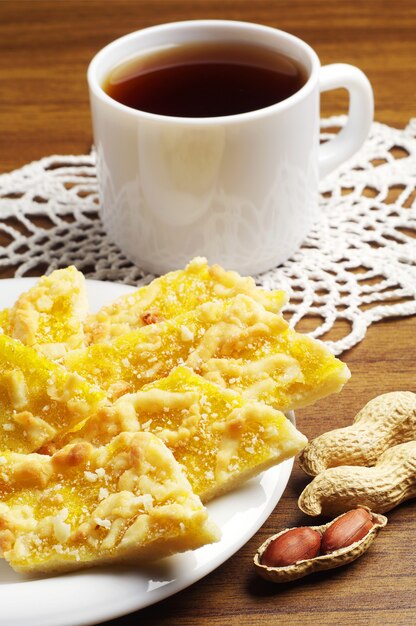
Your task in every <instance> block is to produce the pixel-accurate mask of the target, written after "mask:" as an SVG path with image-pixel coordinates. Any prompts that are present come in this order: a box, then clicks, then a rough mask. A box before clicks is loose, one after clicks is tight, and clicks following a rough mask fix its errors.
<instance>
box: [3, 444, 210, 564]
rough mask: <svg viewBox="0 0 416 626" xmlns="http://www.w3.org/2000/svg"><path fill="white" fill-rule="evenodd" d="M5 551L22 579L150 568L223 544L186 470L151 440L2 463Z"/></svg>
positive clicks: (9, 457)
mask: <svg viewBox="0 0 416 626" xmlns="http://www.w3.org/2000/svg"><path fill="white" fill-rule="evenodd" d="M0 494H1V501H0V549H1V552H2V554H3V556H4V558H5V559H6V560H7V561H8V562H9V563H10V565H11V566H12V567H13V569H15V570H16V571H18V572H23V573H29V574H33V573H41V572H44V573H49V572H62V571H67V570H71V569H78V568H81V567H89V566H92V565H97V564H101V563H110V562H117V561H134V562H139V561H145V560H149V559H151V560H153V559H157V558H161V557H164V556H167V555H169V554H172V553H175V552H182V551H184V550H189V549H194V548H198V547H200V546H202V545H204V544H206V543H212V542H214V541H217V540H218V538H219V531H218V528H217V527H216V525H215V524H214V523H213V522H211V521H210V520H209V519H208V513H207V511H206V509H205V508H204V507H203V505H202V504H201V501H200V499H199V498H198V497H197V496H196V495H195V494H193V492H192V490H191V487H190V484H189V482H188V480H187V479H186V477H185V475H184V474H183V472H182V470H181V467H180V465H179V464H178V463H177V462H176V461H175V459H174V457H173V455H172V453H171V452H170V451H169V450H168V449H167V447H166V446H165V445H164V444H163V442H162V441H161V440H160V439H158V438H157V437H155V436H154V435H152V434H150V433H123V434H121V435H119V436H118V437H116V438H115V439H113V441H112V442H111V443H110V444H108V445H107V446H104V447H101V448H94V447H93V446H92V445H91V444H88V443H85V442H84V443H79V444H74V445H68V446H66V447H65V448H63V449H62V450H60V451H59V452H57V453H56V454H55V455H54V456H52V457H48V456H44V455H40V454H30V455H20V454H16V453H12V452H5V453H3V454H2V455H1V456H0Z"/></svg>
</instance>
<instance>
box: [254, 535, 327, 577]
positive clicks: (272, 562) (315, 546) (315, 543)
mask: <svg viewBox="0 0 416 626" xmlns="http://www.w3.org/2000/svg"><path fill="white" fill-rule="evenodd" d="M320 547H321V534H320V533H319V532H318V531H317V530H314V529H313V528H309V527H308V526H301V527H299V528H292V529H291V530H288V531H287V532H286V533H284V534H283V535H280V537H277V539H275V540H274V541H272V542H271V543H270V544H269V545H268V546H267V549H266V550H265V552H264V554H263V556H262V559H261V562H262V565H266V566H267V567H285V566H287V565H293V564H294V563H297V562H298V561H303V560H305V559H313V558H315V557H316V556H317V554H319V550H320Z"/></svg>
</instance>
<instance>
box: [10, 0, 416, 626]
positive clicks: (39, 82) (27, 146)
mask: <svg viewBox="0 0 416 626" xmlns="http://www.w3.org/2000/svg"><path fill="white" fill-rule="evenodd" d="M191 18H225V19H242V20H246V21H254V22H260V23H264V24H269V25H271V26H275V27H279V28H282V29H283V30H288V31H290V32H292V33H294V34H296V35H298V36H300V37H301V38H303V39H305V40H306V41H307V42H308V43H310V44H311V45H312V46H313V47H314V48H315V49H316V51H317V52H318V54H319V56H320V57H321V60H322V62H323V63H329V62H333V61H344V62H349V63H353V64H355V65H358V66H359V67H361V68H362V69H363V70H364V71H365V72H366V73H367V75H368V77H369V79H370V80H371V82H372V84H373V87H374V91H375V101H376V119H377V120H378V121H381V122H385V123H387V124H390V125H394V126H398V127H401V126H404V125H405V124H406V123H407V121H408V119H409V118H410V117H411V116H412V115H414V114H415V77H416V74H415V71H416V70H415V67H416V36H415V33H416V3H415V2H414V0H408V1H406V0H396V1H395V2H390V1H388V0H367V1H362V0H361V1H360V0H349V2H338V1H336V0H274V1H273V0H255V1H252V0H211V1H208V0H206V1H203V0H192V1H191V0H176V1H173V0H172V1H171V0H130V1H129V0H119V1H112V2H111V1H106V0H101V1H98V0H97V1H96V0H68V1H48V2H46V1H41V0H39V1H22V0H20V1H18V0H17V1H16V0H14V1H5V0H3V1H1V2H0V79H1V82H0V85H1V90H0V145H1V165H0V168H1V170H2V171H8V170H11V169H14V168H17V167H19V166H21V165H23V164H25V163H27V162H29V161H31V160H34V159H38V158H40V157H42V156H45V155H48V154H52V153H56V154H66V153H72V154H80V153H83V152H86V151H88V150H89V148H90V145H91V141H92V137H91V125H90V116H89V109H88V96H87V87H86V81H85V71H86V67H87V64H88V61H89V60H90V59H91V57H92V56H93V54H94V53H95V52H96V51H97V50H98V49H100V48H101V47H102V46H103V45H105V44H106V43H108V42H109V41H111V40H113V39H115V38H116V37H119V36H120V35H122V34H124V33H127V32H130V31H133V30H136V29H139V28H142V27H145V26H150V25H152V24H156V23H160V22H169V21H175V20H181V19H191ZM345 107H346V100H345V98H344V95H343V94H342V93H333V94H330V95H325V96H324V98H323V115H330V114H334V113H340V112H342V111H344V110H345ZM336 332H338V333H339V332H342V329H341V328H338V329H336ZM415 335H416V319H415V318H407V319H392V320H389V321H385V322H381V323H378V324H376V325H374V326H372V327H371V328H370V329H369V331H368V333H367V335H366V337H365V339H364V340H363V341H362V343H361V344H360V345H358V346H357V347H355V348H354V349H352V350H350V351H349V352H347V353H346V354H344V355H343V358H344V359H345V361H346V362H347V363H348V365H349V366H350V368H351V371H352V379H351V381H350V382H349V383H348V385H347V386H346V387H345V389H344V391H343V392H342V393H341V394H340V395H339V396H338V397H332V398H330V399H328V400H326V401H322V402H320V403H319V404H318V405H317V406H314V407H311V408H309V409H305V410H303V411H299V413H298V424H299V426H300V428H301V430H302V431H303V432H304V433H305V434H306V435H307V436H308V437H314V436H315V435H317V434H319V433H321V432H323V431H324V430H328V429H332V428H334V427H338V426H343V425H347V424H349V423H350V422H351V420H352V418H353V416H354V415H355V413H356V412H357V411H358V409H359V408H361V407H362V406H363V405H364V404H365V403H366V402H367V401H368V400H369V399H370V398H372V397H374V396H376V395H378V394H381V393H384V392H387V391H392V390H400V389H409V390H412V391H415V357H416V351H415V348H414V337H415ZM307 482H308V479H307V478H306V477H305V475H304V474H303V473H302V472H301V470H300V469H299V468H296V467H295V470H294V472H293V475H292V477H291V479H290V482H289V486H288V488H287V489H286V491H285V494H284V496H283V498H282V500H281V502H280V503H279V505H278V507H277V508H276V510H275V511H274V513H273V514H272V515H271V516H270V518H269V520H268V521H267V523H266V524H265V525H264V526H263V528H262V529H261V530H260V531H259V532H258V533H257V534H256V535H255V536H254V537H253V538H252V539H251V541H249V542H248V543H247V544H246V545H245V546H244V547H243V548H242V549H241V550H240V551H239V552H238V553H237V554H236V555H234V556H233V557H232V558H230V559H229V560H228V561H227V562H226V563H224V564H223V565H222V566H221V567H219V568H218V569H217V570H215V571H214V572H212V573H211V574H210V575H209V576H207V577H206V578H204V579H203V580H201V581H200V582H198V583H196V584H194V585H193V586H192V587H191V588H189V589H187V590H185V591H183V592H181V593H179V594H177V595H175V596H173V597H171V598H170V599H167V600H166V601H164V602H161V603H159V604H158V605H155V606H153V607H150V608H147V609H145V610H143V611H141V612H140V614H136V615H135V620H137V623H140V624H141V626H145V625H147V624H149V625H154V624H157V625H160V626H162V625H166V626H167V625H169V626H175V625H179V624H180V625H181V626H185V625H198V626H204V625H206V626H208V625H209V626H212V625H213V624H218V625H223V624H232V625H237V624H238V626H241V625H243V624H244V625H249V624H252V625H257V624H262V625H266V624H283V623H284V624H316V625H329V624H331V625H332V624H337V625H341V624H342V625H343V624H345V625H347V624H348V625H350V624H354V625H361V624H363V625H364V624H366V625H376V624H377V625H378V624H383V625H384V626H386V625H389V624H392V625H393V624H403V625H406V626H409V625H410V624H415V623H416V593H415V585H416V557H415V549H414V546H415V545H416V522H415V511H416V509H415V503H414V502H411V501H410V502H408V503H405V504H404V505H402V506H400V507H398V508H397V509H396V510H394V511H392V512H391V513H390V514H389V515H388V517H389V525H388V526H387V528H386V529H385V531H383V533H382V535H381V536H380V537H379V539H378V540H377V542H376V543H375V544H374V546H373V547H372V548H371V550H370V552H369V553H367V554H366V555H365V556H364V557H363V558H361V559H359V560H358V561H356V562H355V563H353V564H352V565H350V566H348V567H345V568H341V569H338V570H334V571H332V572H329V573H324V574H320V575H315V576H311V577H309V578H306V579H303V580H300V581H298V582H295V583H292V584H287V585H281V586H273V585H269V584H267V583H265V582H264V581H262V580H260V579H258V578H257V577H256V575H255V574H254V573H253V569H252V556H253V554H254V552H255V550H256V548H257V546H258V545H259V544H260V543H261V542H262V541H263V540H264V539H265V538H266V537H267V536H268V535H269V534H272V533H273V532H276V531H277V530H279V529H281V528H285V527H287V526H295V525H301V524H308V523H309V522H310V518H309V519H308V518H307V517H306V516H304V515H303V514H301V512H300V511H299V509H298V508H297V504H296V502H297V496H298V495H299V493H300V491H301V490H302V488H303V487H304V486H305V485H306V483H307ZM313 523H315V520H314V522H313ZM74 601H76V599H74ZM129 619H130V618H120V619H119V620H114V621H113V622H111V623H112V624H114V626H115V625H116V624H117V626H121V625H124V624H128V623H130V621H128V620H129Z"/></svg>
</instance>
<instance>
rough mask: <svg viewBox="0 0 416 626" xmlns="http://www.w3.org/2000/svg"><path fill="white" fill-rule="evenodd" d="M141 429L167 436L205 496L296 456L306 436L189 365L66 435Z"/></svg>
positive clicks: (101, 438) (101, 437) (100, 439)
mask: <svg viewBox="0 0 416 626" xmlns="http://www.w3.org/2000/svg"><path fill="white" fill-rule="evenodd" d="M137 430H144V431H149V432H152V433H154V434H155V435H157V436H158V437H159V438H160V439H162V441H164V442H165V443H166V445H167V446H168V447H169V448H170V449H171V450H172V452H173V454H174V456H175V458H176V460H177V461H179V462H180V463H181V464H182V465H183V467H184V469H185V471H186V475H187V477H188V479H189V481H190V483H191V485H192V489H193V490H194V492H195V493H196V494H198V495H199V496H200V497H201V499H202V500H203V501H204V502H206V501H208V500H210V499H211V498H214V497H216V496H218V495H220V494H222V493H224V492H226V491H229V490H230V489H232V488H234V487H235V486H237V485H239V484H241V483H243V482H244V481H246V480H247V479H248V478H251V477H252V476H254V475H256V474H258V473H260V472H262V471H263V470H265V469H267V468H268V467H271V466H272V465H276V464H278V463H281V462H282V461H284V460H285V459H288V458H290V457H292V456H294V455H295V454H297V453H298V452H300V451H301V450H302V449H303V448H304V447H305V445H306V443H307V439H306V437H304V436H303V435H302V434H301V433H300V432H299V431H298V430H296V428H295V427H294V426H293V425H292V424H291V423H290V422H289V420H288V419H287V418H286V417H285V416H284V415H283V413H280V412H279V411H275V410H274V409H272V408H271V407H270V406H267V405H265V404H261V403H259V402H253V401H247V400H244V399H243V398H242V397H241V396H239V395H238V394H236V393H235V392H233V391H231V390H229V389H221V388H220V387H218V386H217V385H214V384H212V383H210V382H208V381H206V380H205V379H204V378H202V377H201V376H198V375H197V374H194V373H193V372H192V371H191V370H189V369H188V368H186V367H178V368H176V369H175V370H173V372H172V373H171V374H170V375H169V376H168V377H167V378H163V379H161V380H158V381H157V382H155V383H153V384H151V385H147V386H146V387H144V388H143V389H142V391H139V392H137V393H135V394H127V395H125V396H123V397H122V398H120V400H118V401H117V402H116V403H115V404H114V405H113V406H112V407H109V408H105V409H102V410H101V411H99V412H98V413H97V414H96V415H95V416H92V417H91V418H89V419H88V420H87V422H86V423H85V424H84V426H83V427H82V428H81V429H80V430H78V431H77V432H75V433H68V434H67V436H66V437H65V438H64V440H63V441H64V442H67V441H71V440H76V441H77V440H86V441H89V442H92V443H93V444H94V445H103V444H105V443H107V442H108V441H110V440H111V438H112V437H114V436H115V435H117V434H119V433H121V432H123V431H137Z"/></svg>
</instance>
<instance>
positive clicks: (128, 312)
mask: <svg viewBox="0 0 416 626" xmlns="http://www.w3.org/2000/svg"><path fill="white" fill-rule="evenodd" d="M239 293H243V294H246V295H248V296H250V297H251V298H253V300H256V301H257V302H259V303H260V304H262V305H263V306H264V307H265V308H266V309H267V310H269V311H273V312H274V313H277V312H278V311H280V309H281V308H282V306H283V305H284V304H285V303H286V295H285V293H284V292H283V291H272V292H268V291H265V290H263V289H261V288H260V287H256V284H255V282H254V280H253V279H252V278H243V277H241V276H240V275H239V274H237V272H227V271H225V270H224V269H223V268H222V267H220V266H219V265H213V266H211V267H210V266H209V265H208V264H207V261H206V259H204V258H202V257H197V258H195V259H194V260H193V261H191V262H190V263H189V264H188V265H187V266H186V268H185V269H184V270H178V271H176V272H169V273H168V274H165V275H164V276H161V277H160V278H156V279H155V280H153V281H152V282H151V283H150V284H149V285H146V286H144V287H141V288H140V289H138V290H137V291H135V292H134V293H131V294H128V295H126V296H123V297H121V298H119V299H117V300H115V301H114V302H113V303H111V304H109V305H107V306H105V307H103V308H102V309H101V310H100V311H99V312H98V313H95V314H93V315H90V316H89V318H88V321H87V324H86V331H87V334H88V337H89V341H90V343H100V342H105V341H112V340H113V339H114V338H115V337H117V336H119V335H122V334H124V333H127V332H130V331H132V330H135V329H137V328H139V327H141V326H146V325H147V324H153V323H155V322H156V323H157V322H160V321H163V320H168V319H172V318H173V317H176V315H179V314H182V313H186V312H187V311H190V310H192V309H194V308H195V307H197V306H199V305H200V304H203V303H204V302H209V301H217V300H218V301H221V300H225V299H227V298H232V297H234V296H236V295H237V294H239Z"/></svg>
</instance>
